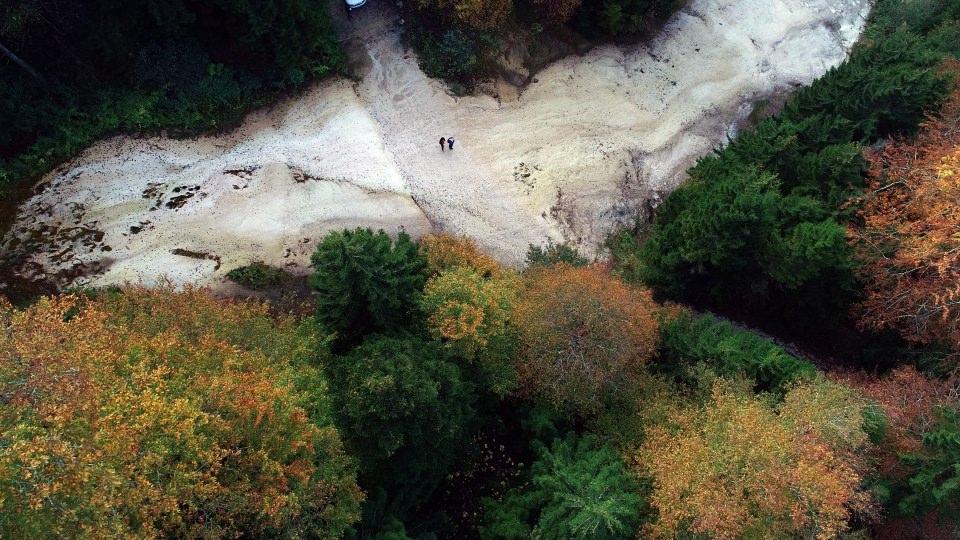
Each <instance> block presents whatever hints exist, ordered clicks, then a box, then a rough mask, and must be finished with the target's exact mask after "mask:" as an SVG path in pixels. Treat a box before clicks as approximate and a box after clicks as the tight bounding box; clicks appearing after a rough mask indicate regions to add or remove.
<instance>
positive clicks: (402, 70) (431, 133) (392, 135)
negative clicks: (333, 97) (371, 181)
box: [356, 13, 556, 264]
mask: <svg viewBox="0 0 960 540" xmlns="http://www.w3.org/2000/svg"><path fill="white" fill-rule="evenodd" d="M356 19H359V17H357V18H356ZM389 21H390V19H389V18H388V17H387V16H383V15H381V14H378V13H366V14H365V18H364V19H362V20H360V21H359V25H358V34H359V36H360V38H361V39H362V40H363V41H364V42H365V43H367V54H369V56H370V60H371V68H370V70H369V72H368V73H366V74H365V75H364V78H363V81H362V83H361V84H360V85H358V89H357V93H358V95H359V96H360V98H361V99H362V100H363V101H364V102H365V103H366V104H367V108H368V111H369V113H370V116H371V117H372V118H373V120H374V121H375V122H376V123H377V124H378V126H379V128H380V129H379V131H380V133H381V136H382V138H383V142H384V145H385V146H386V148H387V151H388V152H389V153H390V154H391V155H392V156H393V159H394V161H395V163H396V165H397V169H398V170H399V171H401V174H402V175H403V179H404V181H405V182H406V186H407V190H408V192H409V193H410V195H411V196H412V197H413V199H414V200H415V201H417V203H418V204H419V205H420V207H421V208H423V210H424V212H425V213H426V215H427V216H428V217H429V218H430V220H431V222H432V223H433V224H434V225H435V226H436V227H438V228H439V229H442V230H445V231H449V232H452V233H456V234H463V235H470V236H472V237H474V238H475V239H477V241H478V242H479V243H480V245H481V247H482V248H483V249H484V250H485V251H487V252H489V253H491V254H492V255H494V256H496V257H497V258H499V259H501V260H503V261H505V262H508V263H510V264H520V263H521V262H522V261H523V255H524V253H525V251H526V248H527V246H529V245H530V244H536V245H539V244H541V243H543V241H544V239H545V238H547V236H548V235H550V233H551V229H552V228H553V227H552V224H551V223H549V222H548V221H547V220H546V219H544V218H537V217H536V216H535V215H533V214H532V213H531V212H529V211H528V210H527V209H526V208H524V207H523V206H522V205H521V204H519V201H518V200H517V199H516V197H515V196H514V194H513V193H511V192H509V191H507V190H506V189H504V188H505V187H506V186H505V185H504V183H503V182H502V181H501V179H498V178H496V177H495V176H494V175H493V174H491V172H490V170H489V169H488V168H487V166H486V160H485V159H484V158H485V156H483V155H479V156H475V152H474V146H473V144H475V140H474V139H473V137H470V136H467V135H468V134H469V133H471V132H472V129H471V127H472V126H471V125H470V124H471V122H470V118H469V117H467V118H463V117H462V116H461V115H458V114H457V113H458V108H459V107H460V106H461V105H460V104H458V103H457V101H456V100H454V98H452V97H451V96H449V95H448V94H447V92H446V89H445V87H444V86H443V85H442V84H441V83H439V82H438V81H434V80H431V79H430V78H429V77H427V76H426V75H424V73H423V72H422V71H420V69H419V67H418V65H417V63H416V58H415V57H414V56H413V55H412V54H411V53H409V52H408V51H405V50H404V48H403V47H402V45H401V43H400V29H399V28H397V27H396V26H395V25H393V24H389ZM480 99H484V98H480ZM490 101H491V102H492V100H490ZM441 136H454V138H455V139H457V138H459V139H460V142H459V143H457V144H454V149H453V150H452V151H450V150H447V151H441V150H440V145H439V144H438V142H439V139H440V137H441ZM554 236H556V235H554Z"/></svg>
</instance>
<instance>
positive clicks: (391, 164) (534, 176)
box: [0, 0, 870, 292]
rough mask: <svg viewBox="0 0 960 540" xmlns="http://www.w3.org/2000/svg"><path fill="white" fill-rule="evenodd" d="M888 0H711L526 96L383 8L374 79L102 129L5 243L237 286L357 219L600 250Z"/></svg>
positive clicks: (92, 279) (128, 274)
mask: <svg viewBox="0 0 960 540" xmlns="http://www.w3.org/2000/svg"><path fill="white" fill-rule="evenodd" d="M869 7H870V4H869V1H868V0H693V1H692V2H691V3H690V4H689V5H688V7H686V8H685V9H684V10H682V11H681V12H680V13H678V14H676V15H675V16H674V17H673V18H671V19H670V21H669V22H668V23H667V25H666V26H665V27H664V29H663V31H662V32H661V34H660V35H659V36H658V37H656V38H655V39H653V40H652V41H651V42H649V43H647V44H645V45H642V46H635V47H628V48H624V47H615V46H603V47H599V48H596V49H594V50H592V51H590V52H589V53H588V54H586V55H584V56H575V57H569V58H566V59H563V60H561V61H559V62H556V63H554V64H553V65H551V66H549V67H548V68H546V69H545V70H544V71H542V72H540V73H539V74H538V75H537V76H536V78H535V79H534V80H533V82H532V83H531V84H530V86H528V87H527V88H526V89H524V90H523V92H522V93H520V94H519V95H518V96H516V97H513V98H511V99H505V98H504V99H497V98H493V97H489V96H468V97H463V98H457V97H454V96H451V95H449V94H448V93H447V91H446V89H445V87H444V86H443V85H442V84H441V83H439V82H437V81H434V80H431V79H429V78H427V77H426V76H425V75H424V74H423V73H422V72H421V71H420V69H419V68H418V66H417V62H416V57H415V56H414V54H413V53H412V52H410V51H407V50H405V49H404V48H403V46H402V45H401V44H400V31H401V29H400V28H399V27H398V26H397V24H396V23H395V21H394V20H393V19H392V18H391V17H390V16H389V14H388V13H387V12H386V11H385V10H377V9H367V10H365V11H361V12H359V13H358V14H357V16H356V17H355V21H354V24H355V25H356V35H357V38H358V39H359V40H360V42H362V43H363V46H364V48H365V49H366V53H367V54H368V55H369V64H368V65H367V67H366V69H365V73H364V76H363V79H362V80H361V81H360V82H358V83H354V82H351V81H349V80H346V79H341V78H334V79H328V80H326V81H324V82H322V83H320V84H318V85H316V86H315V87H314V88H313V89H311V90H310V91H308V92H305V93H304V94H302V95H300V96H298V97H296V98H292V99H289V100H287V101H285V102H283V103H280V104H278V105H276V106H274V107H272V108H269V109H267V110H263V111H259V112H256V113H254V114H252V115H250V116H249V117H248V118H247V119H246V121H245V122H244V123H243V125H242V126H241V127H240V128H238V129H237V130H235V131H233V132H231V133H229V134H227V135H222V136H214V137H203V138H199V139H193V140H174V139H169V138H166V137H150V138H131V137H115V138H112V139H108V140H105V141H102V142H100V143H98V144H96V145H94V146H92V147H91V148H89V149H87V150H86V151H85V152H84V153H83V154H82V155H81V156H79V157H78V158H77V159H75V160H73V161H72V162H70V163H68V164H67V165H65V166H63V167H61V168H60V169H58V170H57V171H54V172H53V173H51V174H49V175H47V176H46V177H45V178H43V179H42V181H41V182H40V183H39V184H38V185H37V187H36V188H35V193H36V194H35V195H34V196H33V197H32V198H31V199H29V200H28V201H27V202H25V203H24V204H23V205H22V207H21V208H20V209H19V212H18V216H17V219H16V222H15V224H14V226H13V227H12V229H11V231H10V232H9V233H8V234H7V236H6V237H5V238H4V241H3V250H4V256H6V257H11V258H14V257H15V258H16V260H18V261H19V264H18V269H17V272H18V273H19V274H20V275H21V276H22V277H25V278H31V277H34V278H41V277H53V278H54V279H56V280H57V281H58V285H61V286H63V285H68V284H73V285H78V284H92V285H108V284H119V283H124V282H144V283H148V284H152V283H154V282H156V281H157V280H158V279H167V280H170V281H172V282H173V283H175V284H181V283H188V282H190V283H198V284H202V285H212V286H214V287H219V288H221V289H224V288H228V287H229V285H228V284H227V283H226V282H225V280H224V275H225V274H226V272H227V271H229V270H230V269H232V268H235V267H237V266H242V265H244V264H247V263H249V262H250V261H251V260H262V261H264V262H266V263H268V264H272V265H275V266H280V267H285V268H287V269H288V270H290V271H292V272H294V273H304V272H306V271H307V270H308V268H307V265H308V264H309V254H310V253H311V252H312V250H313V248H314V247H315V246H316V242H317V241H318V240H319V239H320V238H322V237H323V235H324V234H325V233H326V232H328V231H330V230H335V229H341V228H344V227H355V226H370V227H374V228H383V229H384V230H386V231H388V232H390V233H396V232H398V231H400V230H405V231H406V232H408V233H410V234H411V235H413V236H419V235H421V234H424V233H426V232H428V231H431V230H443V231H448V232H452V233H456V234H465V235H469V236H471V237H473V238H475V239H476V240H477V242H478V243H479V244H480V245H481V246H482V247H483V248H484V249H486V250H488V251H489V252H490V253H492V254H494V255H495V256H497V257H498V258H499V259H501V260H503V261H504V262H507V263H510V264H519V263H520V262H521V261H522V259H523V255H524V253H525V252H526V250H527V247H528V246H529V244H531V243H534V244H539V243H542V242H544V241H545V240H546V239H548V238H552V239H555V240H567V241H571V242H574V243H576V244H578V245H579V246H580V247H581V249H583V250H584V251H585V252H588V253H593V252H594V251H595V250H596V249H597V247H598V246H599V245H600V243H601V242H602V240H603V238H604V236H605V234H606V233H607V232H608V231H609V230H610V229H611V228H612V227H613V226H615V225H617V224H618V223H626V222H629V221H631V220H632V219H634V217H635V216H636V215H637V213H638V212H640V211H642V210H643V208H645V207H646V206H648V204H649V203H648V201H651V200H654V201H655V200H656V199H657V198H658V197H662V196H663V195H664V194H665V193H667V192H669V191H670V190H671V189H674V188H675V187H676V186H677V185H678V184H679V183H681V182H682V181H683V178H684V176H683V171H684V170H685V169H686V168H687V167H688V166H689V165H690V164H692V162H693V161H694V160H695V159H696V158H697V157H698V156H701V155H703V154H704V153H706V152H709V151H710V150H711V149H712V148H715V147H716V146H717V145H719V144H722V143H723V142H724V141H725V140H726V138H727V137H728V136H732V135H734V134H735V131H736V129H737V127H738V126H739V125H741V124H742V123H743V121H744V120H745V119H746V118H747V117H748V116H749V114H750V113H751V111H752V109H753V106H754V104H756V103H759V102H762V101H765V100H768V99H771V98H775V97H776V96H781V95H783V94H785V93H786V92H788V91H789V90H790V89H791V88H793V87H795V86H796V85H801V84H806V83H809V82H810V81H812V80H813V79H814V78H816V77H818V76H819V75H821V74H822V73H824V72H825V71H826V70H827V69H829V68H830V67H832V66H834V65H836V64H838V63H840V62H841V61H842V60H843V59H844V58H845V56H846V54H847V53H848V52H849V49H850V47H851V46H852V44H853V43H854V41H855V40H856V38H857V37H858V36H859V33H860V32H861V30H862V28H863V24H864V22H865V21H864V20H865V18H866V15H867V13H868V11H869ZM449 135H454V136H455V137H456V139H457V141H458V142H457V144H456V146H455V148H454V150H453V152H441V151H440V148H439V145H438V144H437V140H438V139H439V138H440V137H441V136H449ZM0 292H2V290H0Z"/></svg>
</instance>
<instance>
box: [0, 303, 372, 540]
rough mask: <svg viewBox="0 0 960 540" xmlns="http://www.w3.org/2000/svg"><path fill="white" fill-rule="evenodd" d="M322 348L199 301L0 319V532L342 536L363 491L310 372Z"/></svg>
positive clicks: (78, 307) (256, 312)
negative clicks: (304, 386)
mask: <svg viewBox="0 0 960 540" xmlns="http://www.w3.org/2000/svg"><path fill="white" fill-rule="evenodd" d="M316 345H317V343H315V340H314V339H312V338H311V337H310V336H309V335H307V334H303V333H300V332H299V331H298V329H297V326H296V325H295V323H294V321H293V320H289V319H286V318H282V319H280V320H279V321H275V320H274V319H272V318H271V317H269V316H268V314H267V311H266V306H264V305H260V304H254V303H234V302H223V301H218V300H215V299H214V298H212V297H211V296H210V295H209V294H208V293H206V292H203V291H200V290H188V291H186V292H183V293H174V292H172V291H169V290H146V289H133V290H128V291H127V292H125V293H122V294H109V295H104V296H100V297H98V298H95V299H90V298H87V297H81V296H75V295H62V296H57V297H53V298H44V299H42V300H40V301H39V302H38V303H37V304H35V305H33V306H32V307H29V308H27V309H25V310H23V311H19V310H16V309H13V308H12V307H11V306H10V305H9V304H5V305H2V306H0V394H2V395H3V399H2V400H0V530H3V535H4V536H8V537H11V538H13V537H16V538H49V537H65V536H70V537H88V538H108V537H109V538H116V537H129V538H133V537H137V538H150V537H161V536H164V537H204V538H217V537H236V536H240V535H249V536H273V537H279V536H298V535H302V534H307V533H309V534H316V535H318V536H322V537H332V536H338V535H339V534H341V533H342V532H343V531H344V530H345V529H346V528H347V527H348V526H349V525H350V524H351V523H352V522H353V521H355V520H356V519H357V518H358V514H359V501H360V499H361V493H360V491H359V489H358V488H357V485H356V482H355V479H354V472H353V470H352V465H351V461H350V459H349V458H348V456H346V454H345V453H344V451H343V449H342V446H341V441H340V436H339V434H338V432H337V430H336V428H334V427H333V425H332V423H331V422H330V421H329V419H328V418H327V417H326V415H327V414H328V413H327V412H326V411H325V410H324V407H323V403H322V402H323V400H322V395H323V392H324V386H323V384H324V383H323V380H322V377H320V376H319V373H318V372H317V371H316V370H315V369H313V368H311V367H310V366H308V365H306V364H305V363H302V362H303V360H304V359H305V358H306V356H307V355H309V354H311V353H310V351H311V350H313V349H314V348H315V346H316ZM294 365H297V367H296V370H294ZM306 379H309V380H311V381H312V383H311V385H312V387H313V388H314V389H315V393H314V394H313V395H314V398H311V399H307V396H306V394H304V393H301V391H299V390H298V388H297V384H298V381H303V380H306ZM317 396H320V397H321V399H317ZM308 412H309V414H308Z"/></svg>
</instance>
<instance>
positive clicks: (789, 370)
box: [658, 311, 816, 393]
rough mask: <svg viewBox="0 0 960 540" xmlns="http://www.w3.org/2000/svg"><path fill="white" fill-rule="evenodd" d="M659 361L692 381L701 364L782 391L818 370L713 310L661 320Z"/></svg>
mask: <svg viewBox="0 0 960 540" xmlns="http://www.w3.org/2000/svg"><path fill="white" fill-rule="evenodd" d="M658 365H659V366H660V367H661V369H665V370H666V371H668V372H671V373H672V374H673V375H674V376H675V377H678V378H679V379H681V380H684V381H686V382H693V381H694V380H695V379H696V374H697V373H696V372H697V369H698V367H699V366H706V367H707V368H708V369H709V370H711V371H712V372H713V373H714V374H716V375H719V376H722V377H731V378H734V377H742V376H746V377H749V378H751V379H753V381H754V382H755V383H756V389H757V390H763V391H776V392H780V393H783V392H786V391H787V390H789V387H790V386H791V385H792V384H793V383H794V382H796V381H797V380H799V379H802V378H809V377H811V376H813V375H814V374H815V373H816V368H815V367H814V366H813V365H812V364H810V363H809V362H806V361H804V360H800V359H798V358H796V357H794V356H792V355H790V354H789V353H787V351H785V350H783V348H781V347H779V346H777V345H776V344H775V343H773V342H772V341H770V340H769V339H765V338H764V337H762V336H760V335H758V334H754V333H753V332H749V331H747V330H741V329H739V328H737V327H735V326H733V325H732V324H730V323H729V322H727V321H724V320H721V319H717V318H716V317H714V316H712V315H695V314H693V313H691V312H688V311H680V312H679V313H677V314H675V315H674V316H672V317H669V318H668V319H667V320H666V321H664V322H663V323H662V324H661V326H660V354H659V359H658Z"/></svg>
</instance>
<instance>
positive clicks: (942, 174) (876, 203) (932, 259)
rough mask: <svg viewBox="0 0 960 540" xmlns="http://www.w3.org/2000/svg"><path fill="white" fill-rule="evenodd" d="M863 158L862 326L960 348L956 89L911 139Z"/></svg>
mask: <svg viewBox="0 0 960 540" xmlns="http://www.w3.org/2000/svg"><path fill="white" fill-rule="evenodd" d="M869 159H870V164H871V169H870V170H871V186H870V187H871V191H870V192H869V193H868V197H867V201H866V204H865V207H864V210H863V221H864V225H863V226H862V227H861V228H859V230H857V232H856V237H857V240H858V245H859V246H860V248H861V253H862V255H863V258H864V260H865V261H866V264H865V265H864V271H863V277H864V280H865V282H866V284H867V291H866V292H867V294H866V299H865V300H864V302H863V303H862V304H861V305H860V309H859V320H860V324H861V326H863V327H865V328H871V329H880V328H895V329H897V330H898V331H899V332H900V333H901V334H903V336H904V337H906V338H907V339H909V340H913V341H916V342H920V343H929V342H932V341H946V342H947V343H948V344H949V345H951V346H953V347H954V348H960V234H958V231H960V205H958V204H957V201H958V200H960V89H958V90H957V91H956V92H954V94H953V95H952V96H951V98H950V99H949V100H948V102H947V103H946V104H945V105H944V106H943V109H942V110H941V111H940V114H939V115H937V116H935V117H931V118H930V119H929V120H928V121H927V122H926V123H925V124H924V125H923V127H922V129H921V130H920V132H919V133H918V134H917V136H916V137H915V138H914V139H912V140H900V141H889V142H888V144H887V145H886V146H885V147H884V148H883V149H882V150H880V151H877V152H874V153H872V154H871V155H870V156H869Z"/></svg>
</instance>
